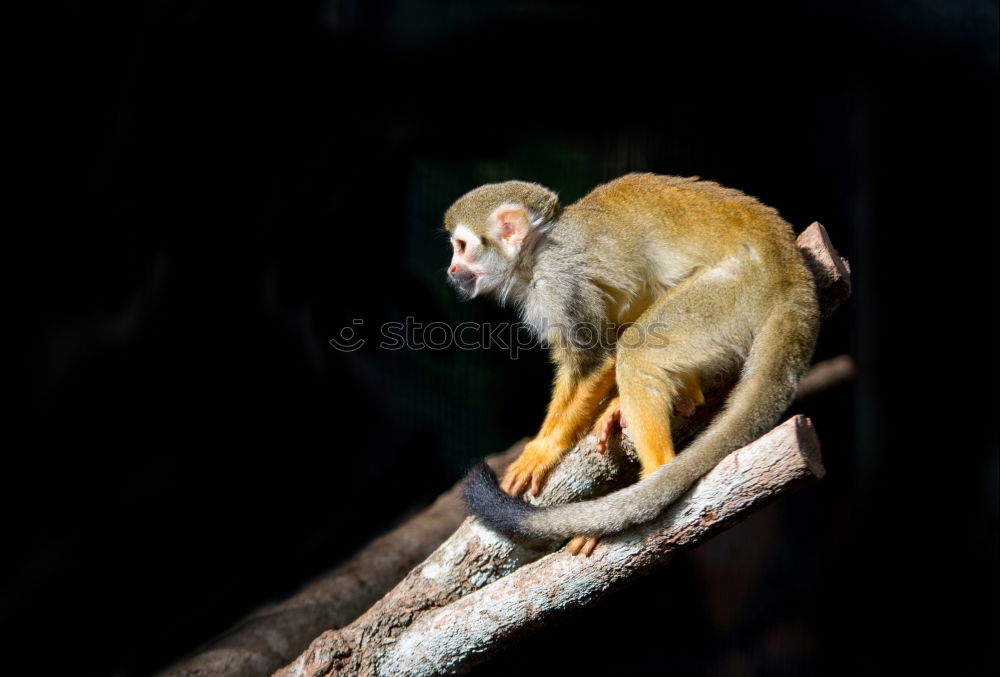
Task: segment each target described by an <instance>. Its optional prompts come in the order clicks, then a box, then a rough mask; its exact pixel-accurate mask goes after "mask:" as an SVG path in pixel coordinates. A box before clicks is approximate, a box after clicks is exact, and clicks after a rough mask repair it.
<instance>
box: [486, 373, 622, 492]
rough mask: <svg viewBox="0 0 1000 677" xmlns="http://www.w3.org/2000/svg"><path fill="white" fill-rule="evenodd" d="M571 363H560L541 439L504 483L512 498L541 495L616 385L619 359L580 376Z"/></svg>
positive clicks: (526, 451) (531, 444)
mask: <svg viewBox="0 0 1000 677" xmlns="http://www.w3.org/2000/svg"><path fill="white" fill-rule="evenodd" d="M571 364H572V362H571V360H570V359H565V358H563V359H560V360H559V361H558V365H559V366H558V368H557V371H556V384H555V389H554V390H553V393H552V401H551V402H550V403H549V408H548V412H547V413H546V415H545V421H544V422H543V423H542V428H541V430H540V431H539V433H538V435H537V436H536V437H535V439H533V440H532V441H531V442H529V443H528V444H527V445H526V446H525V448H524V451H523V452H522V453H521V456H520V458H518V459H517V460H516V461H515V462H514V463H512V464H511V466H510V468H509V469H508V470H507V473H506V474H505V475H504V478H503V481H502V482H501V484H500V486H501V488H502V489H503V490H504V491H506V492H507V493H508V494H511V495H513V496H518V495H520V494H521V493H523V492H524V490H525V489H527V488H528V487H529V486H530V487H531V493H532V494H534V495H536V496H537V495H538V493H539V492H540V491H541V490H542V483H543V482H544V481H545V476H546V475H547V474H548V472H549V470H551V469H552V467H553V466H554V465H555V464H556V463H558V462H559V459H560V458H562V456H563V454H564V453H566V451H567V450H568V449H569V448H570V447H572V446H573V445H574V444H576V443H577V441H579V439H580V437H582V436H583V434H584V432H585V431H586V430H587V428H588V427H589V426H590V425H591V424H593V422H594V419H595V418H596V416H597V412H598V409H599V408H600V405H601V403H602V402H603V400H604V399H605V398H606V397H607V396H608V393H610V392H611V389H612V388H613V387H614V384H615V358H614V356H611V357H608V358H606V359H605V360H604V361H603V362H602V363H601V364H600V365H599V366H597V367H596V368H594V369H592V370H591V371H589V372H586V373H585V374H583V375H580V372H578V371H577V370H576V369H574V368H573V367H572V366H571Z"/></svg>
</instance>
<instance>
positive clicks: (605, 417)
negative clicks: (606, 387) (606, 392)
mask: <svg viewBox="0 0 1000 677" xmlns="http://www.w3.org/2000/svg"><path fill="white" fill-rule="evenodd" d="M619 427H621V428H627V427H628V423H626V422H625V419H624V418H623V417H622V410H621V407H620V406H618V398H617V397H616V398H615V399H614V400H613V401H612V402H611V404H609V405H608V407H607V408H606V409H605V410H604V413H603V414H601V417H600V418H599V419H597V424H596V425H595V426H594V437H596V438H597V446H596V449H597V451H598V452H599V453H602V454H603V453H604V452H605V451H607V450H608V440H609V439H611V436H612V435H614V434H615V433H616V432H617V431H618V428H619Z"/></svg>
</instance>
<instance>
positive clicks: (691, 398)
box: [674, 374, 705, 418]
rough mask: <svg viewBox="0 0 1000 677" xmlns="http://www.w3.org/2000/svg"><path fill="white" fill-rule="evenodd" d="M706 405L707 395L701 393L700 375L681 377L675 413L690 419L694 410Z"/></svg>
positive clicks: (675, 399) (675, 402)
mask: <svg viewBox="0 0 1000 677" xmlns="http://www.w3.org/2000/svg"><path fill="white" fill-rule="evenodd" d="M703 404H705V395H704V393H702V392H701V379H699V378H698V374H685V375H684V376H682V377H681V388H680V392H678V393H677V397H676V398H674V413H675V414H677V415H678V416H683V417H684V418H688V417H689V416H691V415H692V414H694V410H695V409H696V408H698V407H700V406H701V405H703Z"/></svg>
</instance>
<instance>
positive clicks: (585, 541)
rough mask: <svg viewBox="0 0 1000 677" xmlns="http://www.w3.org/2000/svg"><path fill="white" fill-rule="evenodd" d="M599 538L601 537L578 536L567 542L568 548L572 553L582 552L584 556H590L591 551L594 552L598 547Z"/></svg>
mask: <svg viewBox="0 0 1000 677" xmlns="http://www.w3.org/2000/svg"><path fill="white" fill-rule="evenodd" d="M599 540H601V539H599V538H597V537H596V536H577V537H576V538H574V539H571V540H570V542H569V543H567V544H566V549H567V550H569V553H570V554H571V555H579V554H581V553H582V554H583V556H584V557H590V553H592V552H594V548H596V547H597V542H598V541H599Z"/></svg>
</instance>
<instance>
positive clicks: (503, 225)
mask: <svg viewBox="0 0 1000 677" xmlns="http://www.w3.org/2000/svg"><path fill="white" fill-rule="evenodd" d="M492 219H493V226H494V233H495V234H496V238H497V240H499V241H500V243H501V244H502V245H503V246H504V248H506V249H507V253H508V254H513V253H515V252H516V251H517V250H518V249H520V247H521V243H522V242H524V238H525V237H527V236H528V231H530V230H531V221H530V220H529V219H528V213H527V212H526V211H525V209H524V207H521V206H519V205H503V206H501V207H500V208H498V209H497V210H496V211H495V212H493V215H492Z"/></svg>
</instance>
